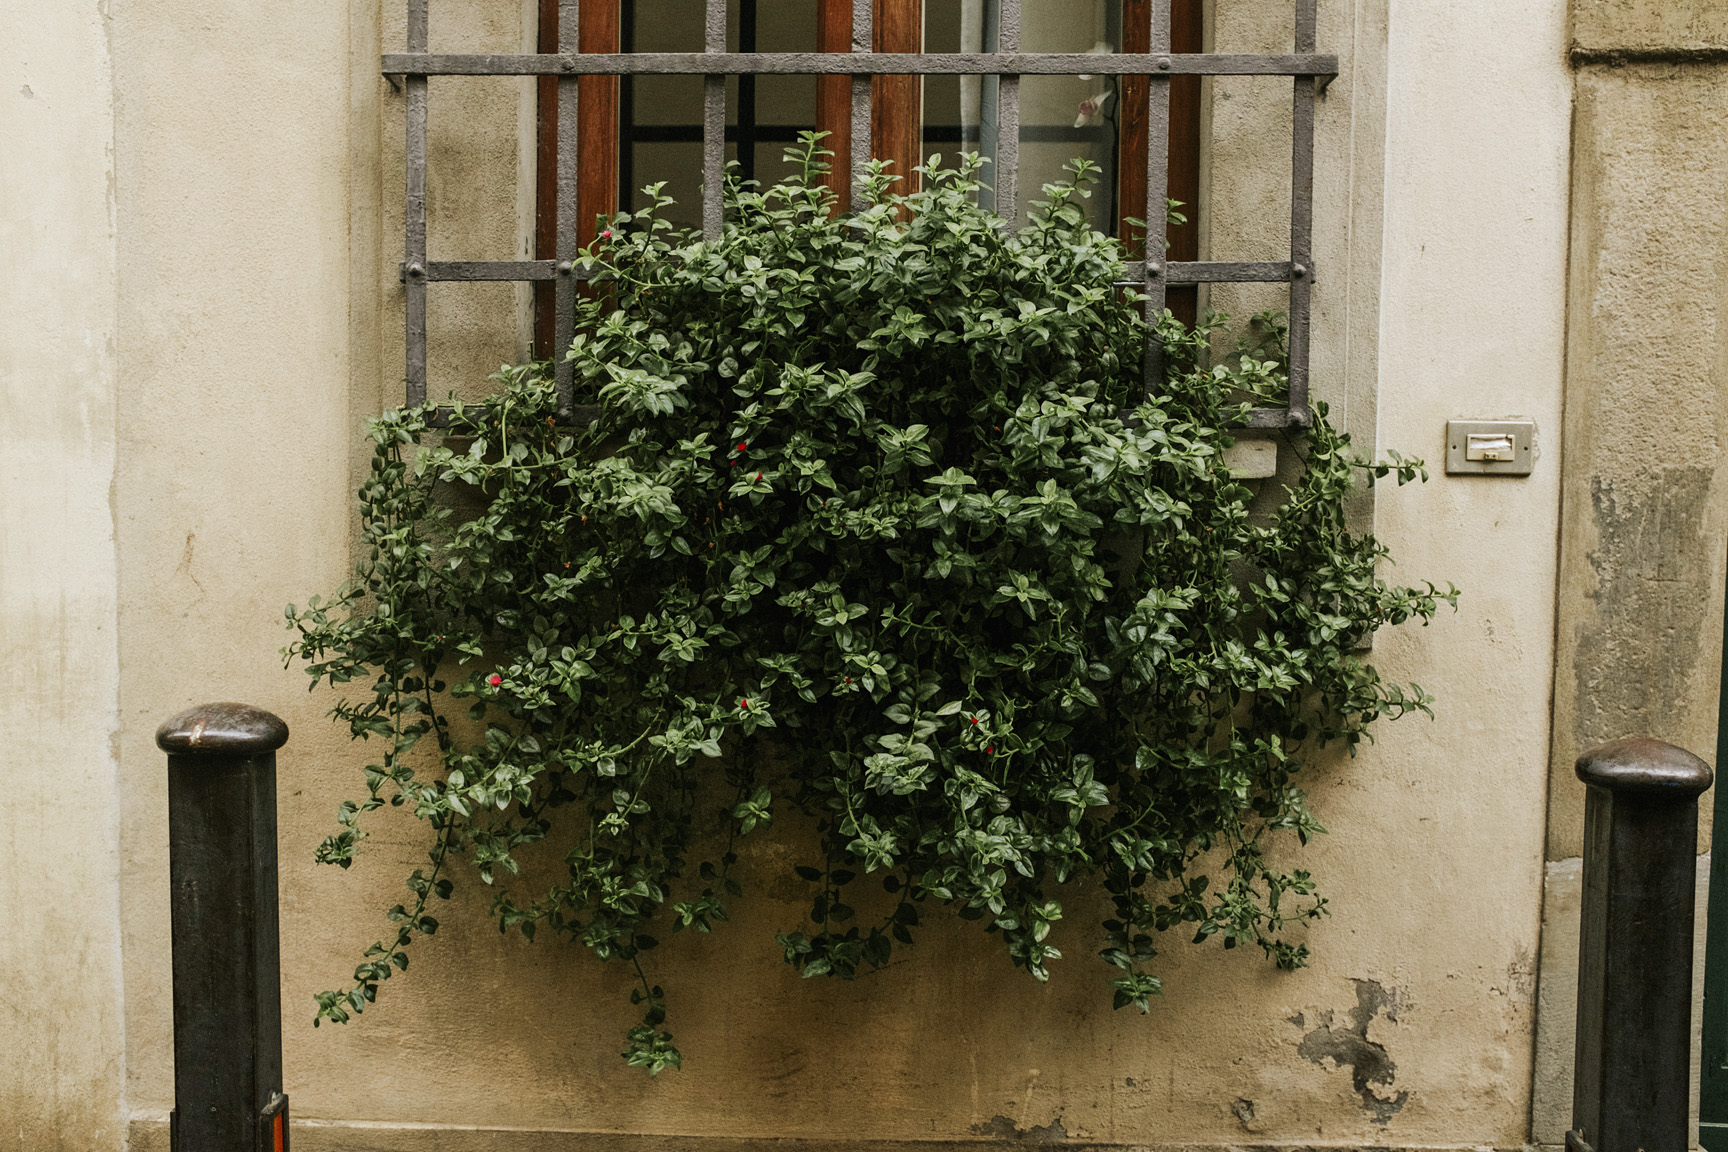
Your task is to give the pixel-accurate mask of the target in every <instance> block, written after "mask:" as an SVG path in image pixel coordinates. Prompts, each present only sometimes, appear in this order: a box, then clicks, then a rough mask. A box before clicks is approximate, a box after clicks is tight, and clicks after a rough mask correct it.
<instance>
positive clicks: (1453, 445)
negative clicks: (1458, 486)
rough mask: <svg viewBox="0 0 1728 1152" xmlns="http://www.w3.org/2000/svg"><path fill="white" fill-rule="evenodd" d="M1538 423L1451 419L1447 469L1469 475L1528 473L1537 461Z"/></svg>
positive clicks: (1449, 422)
mask: <svg viewBox="0 0 1728 1152" xmlns="http://www.w3.org/2000/svg"><path fill="white" fill-rule="evenodd" d="M1535 442H1536V425H1535V424H1534V423H1532V422H1531V421H1528V420H1450V421H1448V422H1447V424H1446V471H1447V472H1448V473H1451V474H1452V475H1466V476H1528V475H1530V471H1531V469H1532V468H1533V467H1534V466H1535V463H1536V452H1535V448H1536V443H1535Z"/></svg>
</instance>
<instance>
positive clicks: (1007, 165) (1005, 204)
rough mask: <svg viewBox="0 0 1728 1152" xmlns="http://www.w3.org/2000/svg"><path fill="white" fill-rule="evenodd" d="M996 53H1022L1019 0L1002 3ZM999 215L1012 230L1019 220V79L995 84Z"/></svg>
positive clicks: (1001, 79) (1002, 79) (1004, 78)
mask: <svg viewBox="0 0 1728 1152" xmlns="http://www.w3.org/2000/svg"><path fill="white" fill-rule="evenodd" d="M996 51H998V52H1018V51H1020V0H1002V6H1001V8H1000V10H999V11H998V13H997V24H996ZM995 176H996V214H997V215H998V216H1000V217H1002V220H1003V222H1004V224H1005V225H1006V226H1007V227H1008V228H1009V229H1010V230H1012V229H1013V227H1014V225H1015V223H1016V222H1017V221H1018V220H1019V218H1020V77H1019V76H1016V75H1004V76H1001V77H999V78H998V79H997V81H996V173H995Z"/></svg>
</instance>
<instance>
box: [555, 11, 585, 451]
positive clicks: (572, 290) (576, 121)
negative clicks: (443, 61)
mask: <svg viewBox="0 0 1728 1152" xmlns="http://www.w3.org/2000/svg"><path fill="white" fill-rule="evenodd" d="M581 31H582V3H581V0H558V50H559V52H560V53H561V54H563V55H566V56H570V57H573V58H574V57H576V55H577V52H576V49H577V46H578V45H579V44H580V43H581ZM578 87H579V86H578V84H577V77H576V73H574V72H571V73H560V74H559V76H558V244H557V252H556V254H555V255H554V257H553V260H554V262H555V263H554V268H553V271H554V272H555V273H556V275H557V279H556V280H555V281H554V285H555V287H554V289H553V311H554V312H555V313H556V317H557V318H556V319H555V320H554V322H553V337H552V380H553V387H554V388H555V389H556V391H557V394H558V416H559V418H560V419H568V418H569V415H570V411H571V407H572V405H573V404H574V403H575V398H576V376H575V371H576V369H575V365H573V364H571V363H570V361H569V360H568V359H567V358H566V357H565V353H566V352H568V351H569V350H570V343H571V341H573V340H574V339H575V338H576V284H577V277H576V275H575V272H576V266H577V246H578V243H579V240H578V236H579V234H580V223H581V204H580V199H581V192H580V186H581V180H580V176H581V173H580V170H579V168H580V166H579V165H578V164H577V158H578V153H579V152H580V146H579V145H580V141H581V124H582V119H581V109H580V108H579V106H578V103H579V99H578V96H577V92H578Z"/></svg>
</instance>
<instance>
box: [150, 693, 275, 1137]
mask: <svg viewBox="0 0 1728 1152" xmlns="http://www.w3.org/2000/svg"><path fill="white" fill-rule="evenodd" d="M287 739H288V726H287V725H286V724H284V723H282V721H281V720H279V719H278V718H277V717H275V716H272V715H271V714H270V713H268V712H264V711H261V710H260V709H257V708H251V707H248V706H246V705H244V704H205V705H203V706H201V707H198V708H192V709H189V710H187V711H185V712H182V713H180V714H179V715H178V716H175V717H174V718H173V719H171V720H169V721H168V722H167V723H165V724H163V725H162V727H161V728H159V729H157V731H156V744H157V746H158V747H159V748H161V749H162V750H163V751H164V752H166V753H168V881H169V889H170V893H171V896H170V923H171V936H172V943H173V953H174V955H173V969H174V1113H173V1117H172V1119H171V1121H170V1135H169V1145H170V1148H171V1152H285V1150H286V1149H287V1147H288V1144H287V1140H288V1099H287V1097H286V1096H284V1095H283V1094H282V996H281V961H280V947H279V939H278V926H277V925H278V922H277V894H276V749H278V748H280V747H281V746H282V745H283V744H284V743H285V742H286V741H287Z"/></svg>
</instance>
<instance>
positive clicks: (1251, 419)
mask: <svg viewBox="0 0 1728 1152" xmlns="http://www.w3.org/2000/svg"><path fill="white" fill-rule="evenodd" d="M1312 420H1313V417H1311V416H1309V415H1308V413H1307V411H1306V410H1304V411H1292V410H1291V409H1289V408H1254V409H1251V410H1250V411H1249V413H1248V423H1247V425H1246V426H1247V427H1249V428H1306V427H1308V425H1309V424H1310V423H1311V422H1312Z"/></svg>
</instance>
